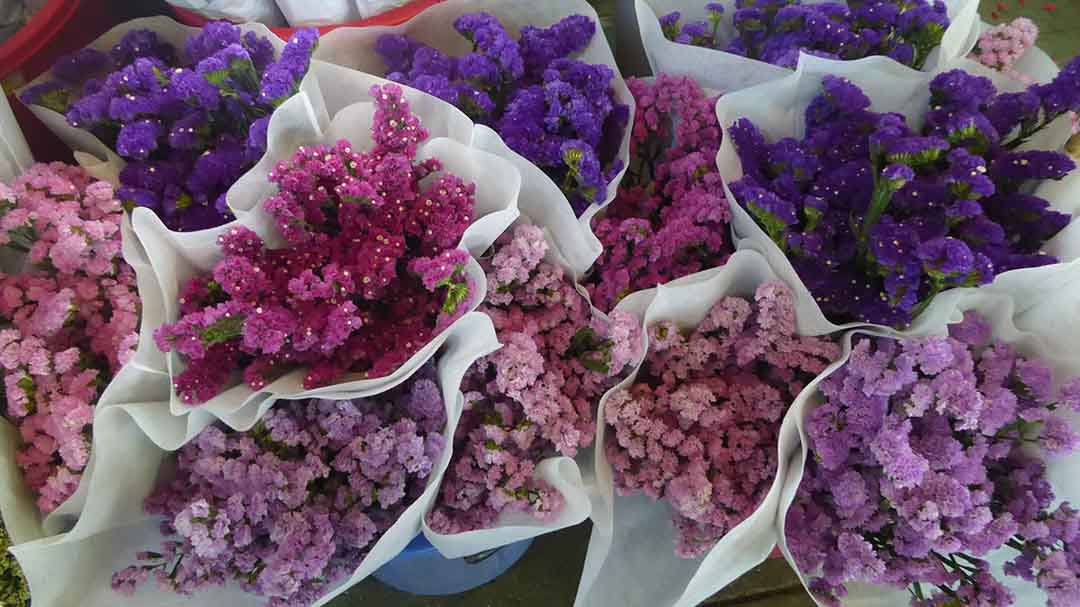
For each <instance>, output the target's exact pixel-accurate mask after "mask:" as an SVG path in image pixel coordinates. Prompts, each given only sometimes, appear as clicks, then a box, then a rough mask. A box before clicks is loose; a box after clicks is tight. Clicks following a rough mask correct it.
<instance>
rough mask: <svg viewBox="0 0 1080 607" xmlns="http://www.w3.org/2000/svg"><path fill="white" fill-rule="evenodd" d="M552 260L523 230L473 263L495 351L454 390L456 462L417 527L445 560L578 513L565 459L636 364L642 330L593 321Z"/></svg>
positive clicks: (584, 505) (631, 324)
mask: <svg viewBox="0 0 1080 607" xmlns="http://www.w3.org/2000/svg"><path fill="white" fill-rule="evenodd" d="M556 262H557V256H556V255H555V252H554V251H553V250H552V249H551V248H550V245H549V244H548V241H547V239H546V238H545V234H544V231H543V230H541V229H540V228H538V227H536V226H532V225H528V224H521V225H519V226H518V227H516V228H515V229H514V231H513V233H512V234H510V233H508V234H505V235H503V236H502V237H501V238H500V239H499V240H498V241H496V243H495V246H494V247H493V249H492V251H491V253H490V254H489V255H487V256H485V257H484V258H483V259H482V265H483V266H484V269H485V271H486V272H487V279H488V294H487V298H486V299H485V301H484V304H483V305H482V306H480V308H479V311H480V312H484V313H485V314H487V315H488V316H489V317H491V319H492V321H493V322H494V325H495V332H496V335H497V336H498V339H499V341H500V342H501V343H502V344H503V346H502V348H500V349H499V350H497V351H496V352H494V353H492V354H490V355H488V356H487V357H485V358H483V359H481V360H480V361H478V362H477V364H475V365H474V366H473V367H472V368H471V369H470V370H469V372H468V373H467V374H466V375H465V378H464V380H463V382H462V390H463V391H464V392H465V401H466V404H465V410H464V413H463V414H462V418H461V423H460V425H459V426H458V429H457V433H456V435H455V438H454V457H453V460H452V461H451V463H450V468H449V469H448V471H447V474H446V478H445V479H444V480H443V484H442V487H441V488H440V491H439V499H438V500H437V502H436V503H435V505H434V509H433V510H432V511H431V512H430V513H428V515H427V517H426V519H425V523H426V527H427V531H428V537H429V538H430V539H431V540H432V543H434V544H435V545H436V546H437V547H439V548H440V550H442V551H443V553H444V554H447V555H455V554H457V553H458V552H460V553H461V554H463V555H464V554H469V553H471V552H477V551H479V550H482V549H484V548H492V547H497V546H500V545H503V544H505V543H506V542H505V541H502V542H500V541H499V540H506V539H509V538H508V537H505V536H504V535H503V534H502V532H501V530H500V527H503V526H509V525H522V524H525V525H528V526H529V528H531V529H533V530H538V531H539V530H542V531H551V530H554V529H558V528H561V527H565V526H567V525H572V524H576V523H578V522H580V521H581V520H582V519H583V518H584V516H585V514H587V512H588V497H587V496H586V495H584V493H583V492H582V488H581V487H580V483H581V479H580V474H579V472H578V470H577V466H576V465H575V464H574V463H573V462H572V461H571V460H570V458H573V457H575V456H576V455H578V453H579V451H580V450H581V449H583V448H585V447H588V446H589V445H591V444H592V442H593V439H594V436H595V428H596V415H595V407H596V403H597V401H598V400H599V398H600V396H601V395H602V394H603V393H604V391H605V390H606V389H607V388H608V387H610V386H611V385H612V384H614V383H615V382H616V381H617V380H618V378H619V377H620V376H621V375H622V374H623V373H624V372H625V371H627V370H628V368H629V367H630V365H632V364H634V363H635V362H636V361H637V360H638V359H640V357H641V332H640V327H639V321H638V320H637V319H636V318H634V317H632V316H629V315H626V314H622V313H619V312H616V313H613V314H612V315H611V316H610V317H608V318H604V317H602V316H601V315H600V314H598V313H596V312H595V311H594V310H593V308H591V307H590V306H589V303H588V301H587V299H586V298H585V297H584V296H583V295H582V294H581V293H579V292H578V291H577V290H575V288H574V285H573V283H572V282H571V281H570V280H568V279H567V276H566V275H565V273H564V270H563V267H562V265H560V264H558V263H556ZM507 533H513V531H507ZM534 534H535V533H534ZM513 539H521V538H520V537H514V538H513ZM484 542H491V544H490V545H486V544H484ZM466 547H467V549H468V550H469V551H466ZM470 551H471V552H470Z"/></svg>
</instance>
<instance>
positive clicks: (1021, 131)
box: [728, 60, 1080, 327]
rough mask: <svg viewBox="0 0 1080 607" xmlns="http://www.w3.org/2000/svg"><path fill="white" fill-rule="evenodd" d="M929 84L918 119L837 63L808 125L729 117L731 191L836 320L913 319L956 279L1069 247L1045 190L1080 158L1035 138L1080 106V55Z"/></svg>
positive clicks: (971, 279)
mask: <svg viewBox="0 0 1080 607" xmlns="http://www.w3.org/2000/svg"><path fill="white" fill-rule="evenodd" d="M929 92H930V101H929V108H928V111H927V112H926V115H925V118H924V121H923V123H922V126H921V127H919V128H915V127H913V126H912V125H909V124H908V122H907V120H906V119H905V117H904V116H903V115H901V114H897V113H877V112H874V111H872V110H870V105H871V101H870V99H869V98H868V97H867V96H866V95H865V94H864V93H863V91H862V90H861V89H860V88H859V87H858V86H856V85H854V84H852V83H851V82H850V81H848V80H846V79H844V78H840V77H836V76H831V75H827V76H825V78H824V81H823V83H822V91H821V93H820V94H819V95H818V96H817V97H815V98H814V99H813V101H812V102H811V103H810V105H809V106H808V107H807V109H806V114H805V124H806V133H805V136H804V137H803V138H802V139H796V138H793V137H785V138H783V139H781V140H779V141H777V142H775V143H768V142H767V141H766V139H765V137H764V135H762V133H761V132H760V131H759V130H758V128H757V126H756V125H754V124H753V123H752V122H751V121H750V120H748V119H745V118H743V119H740V120H737V121H736V122H735V123H734V124H733V125H732V126H731V128H730V130H729V131H728V136H729V137H731V140H732V141H733V142H734V144H735V147H736V149H737V151H738V158H739V160H740V161H741V164H742V172H743V177H742V178H741V179H739V180H737V181H734V182H732V183H730V184H729V185H730V188H731V192H732V193H733V194H734V196H735V198H736V199H737V201H738V204H739V205H740V206H741V207H742V208H744V209H745V210H746V211H747V213H748V214H749V215H750V216H752V217H753V219H754V220H755V221H756V222H757V224H758V225H759V226H760V227H761V229H762V231H763V232H764V233H765V234H767V236H768V237H769V238H771V239H772V240H773V241H774V242H775V243H776V245H777V246H778V247H779V248H780V249H781V250H782V251H783V252H784V253H785V254H787V256H788V258H789V259H790V261H791V263H792V265H793V266H794V268H795V270H796V272H797V273H798V275H799V278H800V279H802V281H803V282H804V283H805V284H806V287H807V288H808V289H809V290H810V292H811V293H812V294H813V296H814V299H815V300H817V302H818V304H819V305H820V306H821V309H822V311H823V312H824V313H825V315H826V316H828V317H829V318H830V320H833V321H834V322H845V321H863V322H871V323H878V324H882V325H887V326H895V327H905V326H907V325H908V324H909V323H910V322H911V321H912V319H913V318H915V317H916V316H918V315H919V314H920V313H921V311H922V310H924V309H925V308H926V307H927V306H928V305H929V304H930V302H931V301H932V300H933V298H934V297H935V296H936V295H937V294H938V293H940V292H942V291H944V290H946V289H950V288H953V287H974V286H979V285H984V284H987V283H989V282H991V281H993V280H994V277H995V276H997V275H999V274H1001V273H1003V272H1008V271H1010V270H1015V269H1020V268H1030V267H1035V266H1043V265H1047V264H1052V263H1054V262H1056V261H1057V260H1056V259H1055V258H1054V257H1053V256H1051V255H1047V254H1045V253H1044V252H1043V251H1042V248H1043V245H1044V244H1045V243H1046V242H1047V241H1048V240H1050V239H1051V238H1052V237H1054V236H1055V235H1056V234H1057V233H1058V232H1059V231H1061V230H1062V229H1063V228H1064V227H1065V226H1067V225H1068V224H1069V221H1070V219H1071V217H1070V216H1069V215H1068V214H1066V213H1062V212H1059V211H1057V210H1055V209H1054V208H1052V207H1051V205H1050V203H1049V202H1048V201H1047V200H1045V199H1043V198H1041V197H1039V196H1037V195H1035V194H1034V193H1032V192H1033V190H1034V188H1035V187H1036V186H1038V185H1039V184H1040V183H1042V182H1043V181H1044V180H1057V179H1061V178H1062V177H1064V176H1065V175H1066V174H1068V173H1069V172H1070V171H1072V170H1073V169H1074V168H1075V166H1076V165H1075V163H1074V162H1073V161H1072V160H1071V159H1070V158H1069V156H1067V155H1065V154H1063V153H1060V152H1056V151H1049V150H1032V149H1027V148H1023V147H1022V146H1023V144H1024V143H1025V142H1027V141H1028V140H1029V139H1030V138H1031V137H1032V136H1034V135H1036V134H1037V133H1039V132H1040V131H1042V130H1043V129H1044V128H1046V127H1047V126H1048V125H1050V124H1051V123H1052V122H1054V121H1055V119H1056V118H1058V117H1059V116H1061V115H1062V114H1064V113H1066V112H1068V111H1072V110H1075V109H1077V108H1078V107H1080V60H1074V61H1073V62H1072V63H1070V64H1069V65H1068V66H1067V67H1066V68H1065V69H1064V70H1062V72H1061V73H1060V74H1059V75H1058V77H1057V78H1056V79H1055V80H1054V81H1053V82H1051V83H1049V84H1044V85H1035V86H1032V87H1030V88H1028V89H1027V90H1025V91H1021V92H1017V93H998V91H997V90H996V89H995V87H994V85H993V83H992V82H991V81H990V80H989V79H987V78H983V77H980V76H974V75H972V74H969V73H967V72H964V71H961V70H951V71H948V72H944V73H941V74H939V75H938V76H936V77H934V78H933V79H932V80H931V81H930V83H929Z"/></svg>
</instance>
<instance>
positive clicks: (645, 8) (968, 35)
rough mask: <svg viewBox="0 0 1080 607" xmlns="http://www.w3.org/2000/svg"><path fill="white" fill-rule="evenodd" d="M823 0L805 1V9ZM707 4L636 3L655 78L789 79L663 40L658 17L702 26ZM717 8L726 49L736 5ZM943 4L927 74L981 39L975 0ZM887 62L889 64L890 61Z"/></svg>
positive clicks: (725, 84)
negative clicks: (941, 31)
mask: <svg viewBox="0 0 1080 607" xmlns="http://www.w3.org/2000/svg"><path fill="white" fill-rule="evenodd" d="M823 1H825V0H808V1H806V2H804V4H818V3H821V2H823ZM920 1H921V0H920ZM706 4H707V0H634V6H635V11H636V13H637V24H638V31H639V32H640V35H641V44H642V46H643V47H644V49H645V55H646V57H648V60H649V65H650V66H651V67H652V71H653V73H654V74H659V73H661V72H667V73H669V74H689V75H691V76H693V77H694V78H696V79H697V80H698V82H700V83H701V84H702V85H704V86H708V87H710V88H714V89H718V90H721V91H727V92H735V91H739V90H742V89H744V88H747V87H751V86H755V85H758V84H762V83H765V82H771V81H773V80H777V79H780V78H783V77H784V76H787V75H789V74H791V70H789V69H787V68H783V67H779V66H776V65H772V64H771V63H766V62H764V61H758V60H757V59H749V58H747V57H742V56H740V55H735V54H733V53H728V52H725V51H718V50H714V49H710V48H703V47H696V46H692V45H689V44H679V43H677V42H674V41H671V40H668V39H667V38H666V37H665V36H664V33H663V32H662V31H661V28H660V17H661V16H663V15H666V14H668V13H670V12H672V11H679V12H680V13H681V14H682V19H683V23H686V22H688V21H702V20H705V18H706V10H705V5H706ZM720 4H722V5H724V14H723V18H722V19H721V21H720V30H719V32H720V33H719V39H720V40H721V41H722V44H723V46H727V44H728V43H729V42H730V41H731V40H732V39H733V38H734V37H735V28H734V26H733V25H732V17H733V15H734V14H735V10H736V8H735V0H721V2H720ZM945 5H946V7H947V8H948V13H949V20H950V22H949V27H948V28H947V29H946V30H945V36H944V37H943V38H942V40H941V46H940V47H938V48H937V49H936V50H934V51H933V52H932V53H931V54H930V57H929V58H928V59H927V61H926V66H925V69H927V70H930V71H933V70H934V69H935V68H936V67H937V66H938V65H940V64H943V63H948V62H950V61H953V60H955V59H958V58H960V57H964V56H965V55H967V54H968V52H969V51H971V49H972V47H974V46H975V42H976V41H977V40H978V36H979V20H978V19H979V17H978V8H979V2H978V0H945ZM888 61H890V62H893V61H892V60H891V59H888ZM893 63H895V62H893ZM897 65H900V64H899V63H897Z"/></svg>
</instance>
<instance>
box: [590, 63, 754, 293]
mask: <svg viewBox="0 0 1080 607" xmlns="http://www.w3.org/2000/svg"><path fill="white" fill-rule="evenodd" d="M627 85H628V86H629V87H630V91H631V92H632V93H633V95H634V102H635V104H636V105H637V113H636V114H635V115H634V124H633V127H632V130H631V134H630V166H629V169H628V170H627V173H626V176H624V177H623V180H622V183H621V184H620V185H619V193H618V195H617V196H616V197H615V200H613V201H612V202H611V204H610V205H608V206H607V207H605V208H604V209H603V211H601V213H600V214H598V215H596V216H594V217H593V220H592V226H591V227H592V229H593V231H594V232H595V234H596V237H597V238H598V239H599V241H600V243H601V245H602V246H603V252H602V253H601V254H600V257H599V258H598V259H597V260H596V262H595V264H594V265H593V267H592V269H591V270H590V272H589V274H588V276H586V278H585V285H586V288H587V289H588V290H589V295H590V297H591V298H592V302H593V304H594V305H595V306H596V307H598V308H600V309H601V310H611V309H612V308H614V307H615V304H617V303H618V302H619V300H620V299H622V298H623V297H625V296H626V295H628V294H630V293H632V292H634V291H640V290H643V289H651V288H652V287H655V286H656V285H658V284H664V283H666V282H670V281H672V280H675V279H677V278H681V277H683V276H686V275H689V274H693V273H695V272H698V271H701V270H705V269H708V268H712V267H716V266H719V265H722V264H723V263H724V261H726V260H727V257H728V255H730V254H731V252H732V251H733V250H734V247H733V245H732V242H731V228H730V226H729V225H728V224H729V222H730V219H731V210H730V208H729V207H728V202H727V200H726V199H725V198H724V186H723V184H722V183H721V182H720V174H719V172H718V171H717V169H716V152H717V151H718V150H719V149H720V125H719V124H717V121H716V97H715V96H712V95H708V94H706V93H705V91H703V90H702V89H701V87H700V86H699V85H698V84H697V83H696V82H694V80H693V79H691V78H689V77H687V76H669V75H666V74H660V75H659V76H658V77H657V78H656V79H655V80H654V81H651V82H650V81H648V80H639V79H636V78H631V79H630V80H628V81H627Z"/></svg>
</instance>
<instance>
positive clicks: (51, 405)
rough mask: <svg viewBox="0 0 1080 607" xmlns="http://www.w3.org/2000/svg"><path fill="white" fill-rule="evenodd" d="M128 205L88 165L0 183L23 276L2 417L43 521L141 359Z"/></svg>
mask: <svg viewBox="0 0 1080 607" xmlns="http://www.w3.org/2000/svg"><path fill="white" fill-rule="evenodd" d="M122 217H123V209H122V208H121V205H120V202H119V201H118V200H117V199H116V197H115V195H114V194H113V188H112V186H110V185H109V184H107V183H105V182H101V181H96V180H94V179H92V178H91V177H90V176H89V175H87V174H86V173H85V171H83V170H82V169H80V168H77V167H72V166H68V165H64V164H61V163H53V164H36V165H33V166H31V167H30V168H29V169H27V170H26V171H25V172H24V173H23V174H21V175H20V176H19V177H17V178H16V179H15V180H14V181H12V183H11V184H10V185H3V184H0V244H2V246H3V248H4V249H6V251H7V254H11V255H12V258H11V259H10V260H11V261H12V262H13V263H14V265H21V266H22V271H20V272H17V273H14V274H0V294H2V297H0V318H2V319H3V322H4V325H5V326H4V328H3V329H2V330H0V367H2V368H3V370H4V396H5V398H4V406H3V414H4V417H5V418H7V419H8V420H9V421H11V422H12V424H14V426H15V428H16V429H17V430H18V432H19V434H20V435H21V437H22V443H23V444H22V446H21V447H20V449H19V451H18V454H17V456H16V461H17V463H18V465H19V467H20V468H21V469H22V472H23V479H24V481H25V482H26V484H27V486H28V487H29V488H30V489H31V491H33V493H34V495H35V497H36V500H37V505H38V508H39V509H40V511H41V512H42V513H43V514H48V513H49V512H52V511H53V510H54V509H56V507H57V506H59V505H60V504H61V503H62V502H63V501H64V500H66V499H67V498H68V497H70V496H71V495H72V494H73V493H74V492H75V489H76V488H77V487H78V485H79V480H80V478H81V476H82V472H83V470H84V469H85V467H86V465H87V463H88V461H89V459H90V430H91V424H92V422H93V419H94V404H95V403H96V402H97V400H98V397H99V396H100V395H101V393H102V390H103V389H104V387H105V385H106V384H108V382H109V380H110V379H111V378H112V377H113V376H114V375H115V374H116V373H117V372H118V371H119V370H120V367H121V366H122V365H123V364H124V363H125V362H127V360H129V359H130V358H131V356H133V354H134V348H135V345H136V343H137V341H138V336H137V333H136V331H137V329H138V322H139V299H138V296H137V294H136V287H135V272H134V271H133V270H132V269H131V267H130V266H128V265H127V264H126V263H124V261H123V259H122V258H121V255H120V223H121V219H122Z"/></svg>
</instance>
